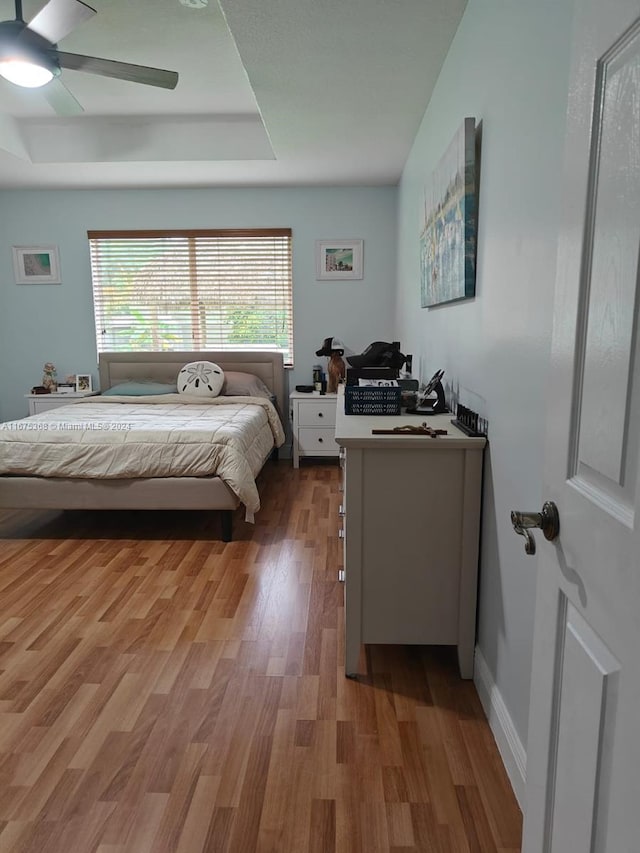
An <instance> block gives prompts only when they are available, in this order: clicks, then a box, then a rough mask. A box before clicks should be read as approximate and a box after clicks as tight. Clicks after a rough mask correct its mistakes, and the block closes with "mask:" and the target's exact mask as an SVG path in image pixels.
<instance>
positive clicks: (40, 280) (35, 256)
mask: <svg viewBox="0 0 640 853" xmlns="http://www.w3.org/2000/svg"><path fill="white" fill-rule="evenodd" d="M12 248H13V272H14V275H15V279H16V284H60V283H61V281H62V279H61V278H60V256H59V255H58V247H57V246H13V247H12Z"/></svg>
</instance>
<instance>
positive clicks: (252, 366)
mask: <svg viewBox="0 0 640 853" xmlns="http://www.w3.org/2000/svg"><path fill="white" fill-rule="evenodd" d="M190 361H213V362H215V363H216V364H219V365H220V367H221V368H222V369H223V370H237V371H243V372H244V373H253V374H254V375H255V376H258V377H260V379H262V381H263V382H264V383H265V385H266V386H267V388H269V389H270V390H271V391H272V393H273V394H274V395H275V398H276V401H277V404H278V412H279V414H280V418H281V419H283V414H284V413H286V411H287V407H286V402H285V397H284V363H283V359H282V353H279V352H262V351H260V352H209V351H207V350H204V351H203V350H200V351H198V352H190V351H187V352H101V353H100V354H99V356H98V368H99V372H100V390H101V391H106V390H107V388H111V387H112V386H113V385H118V384H119V383H120V382H127V381H134V382H141V381H144V380H151V381H153V382H175V381H176V379H177V376H178V372H179V370H180V368H181V367H183V365H185V364H188V363H189V362H190Z"/></svg>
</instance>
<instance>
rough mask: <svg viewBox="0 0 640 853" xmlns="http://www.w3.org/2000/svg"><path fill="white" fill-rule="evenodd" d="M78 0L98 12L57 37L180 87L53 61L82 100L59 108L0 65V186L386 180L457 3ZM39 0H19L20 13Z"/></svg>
mask: <svg viewBox="0 0 640 853" xmlns="http://www.w3.org/2000/svg"><path fill="white" fill-rule="evenodd" d="M88 2H89V4H90V5H92V6H93V7H94V8H95V9H97V12H98V14H97V15H95V16H94V17H92V18H91V19H89V20H88V21H86V22H85V23H83V24H81V25H80V26H79V27H78V28H77V29H76V30H74V31H73V32H72V33H71V34H70V35H68V36H66V37H65V38H64V39H61V40H60V44H59V47H60V49H61V50H64V51H67V52H70V53H81V54H86V55H91V56H99V57H103V58H107V59H117V60H120V61H123V62H133V63H136V64H139V65H151V66H155V67H159V68H166V69H169V70H171V71H177V72H178V74H179V82H178V85H177V87H176V88H175V89H174V90H166V89H159V88H155V87H151V86H146V85H142V84H136V83H130V82H127V81H122V80H113V79H108V78H105V77H98V76H95V75H92V74H86V73H82V72H78V71H67V70H65V71H63V72H62V80H63V81H64V83H65V85H66V86H67V88H68V89H69V90H70V91H71V92H72V93H73V95H74V96H75V97H76V98H77V100H78V101H79V102H80V103H81V104H82V106H83V107H84V113H83V114H82V115H81V116H78V117H74V118H62V117H59V116H56V115H55V114H54V113H53V110H52V109H51V107H50V106H49V105H48V104H47V102H46V101H45V100H44V98H43V97H42V94H41V93H40V92H38V90H27V89H21V88H18V87H16V86H14V85H13V84H11V83H8V82H6V81H5V80H3V79H2V78H0V188H17V187H51V188H63V187H68V188H82V187H118V188H120V187H138V188H141V187H207V186H231V187H238V186H289V185H307V186H313V185H332V186H335V185H376V184H378V185H379V184H395V183H396V182H397V180H398V178H399V176H400V173H401V170H402V167H403V165H404V162H405V160H406V157H407V154H408V152H409V149H410V147H411V143H412V142H413V139H414V137H415V134H416V131H417V129H418V125H419V123H420V120H421V119H422V116H423V114H424V110H425V108H426V106H427V104H428V101H429V98H430V96H431V92H432V90H433V86H434V85H435V82H436V79H437V76H438V73H439V70H440V67H441V64H442V61H443V60H444V57H445V56H446V53H447V51H448V49H449V46H450V44H451V40H452V38H453V36H454V34H455V31H456V28H457V26H458V23H459V21H460V18H461V17H462V14H463V12H464V7H465V5H466V0H220V2H219V3H218V2H217V1H216V0H209V2H208V5H206V6H205V7H204V8H193V7H192V6H189V5H187V6H185V5H182V4H181V2H180V0H88ZM184 2H186V3H189V2H191V3H194V4H196V3H203V2H206V0H184ZM43 5H44V3H43V2H42V0H23V14H24V18H25V20H27V21H29V20H30V19H31V18H32V17H33V16H34V15H35V13H36V12H37V11H38V10H39V9H40V8H41V7H42V6H43ZM14 17H15V12H14V5H13V0H0V20H9V19H13V18H14Z"/></svg>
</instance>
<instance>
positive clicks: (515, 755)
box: [473, 646, 527, 812]
mask: <svg viewBox="0 0 640 853" xmlns="http://www.w3.org/2000/svg"><path fill="white" fill-rule="evenodd" d="M473 683H474V684H475V686H476V690H477V691H478V696H479V697H480V701H481V703H482V707H483V708H484V712H485V714H486V715H487V720H488V721H489V726H490V728H491V731H492V732H493V736H494V738H495V740H496V744H497V746H498V751H499V753H500V756H501V758H502V761H503V763H504V766H505V769H506V771H507V776H508V777H509V781H510V782H511V787H512V788H513V793H514V794H515V796H516V799H517V801H518V805H519V806H520V809H521V810H522V812H524V794H525V780H526V773H527V753H526V750H525V748H524V746H523V745H522V741H521V740H520V738H519V737H518V733H517V732H516V729H515V726H514V725H513V720H512V719H511V715H510V714H509V711H508V710H507V706H506V705H505V703H504V699H503V698H502V695H501V693H500V691H499V690H498V688H497V686H496V684H495V682H494V680H493V675H492V674H491V670H490V669H489V667H488V666H487V662H486V660H485V659H484V656H483V654H482V652H481V651H480V649H479V648H478V646H476V650H475V658H474V666H473Z"/></svg>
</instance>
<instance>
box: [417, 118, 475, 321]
mask: <svg viewBox="0 0 640 853" xmlns="http://www.w3.org/2000/svg"><path fill="white" fill-rule="evenodd" d="M475 124H476V123H475V119H474V118H465V120H464V121H463V122H462V125H461V126H460V127H459V129H458V131H457V133H456V134H455V136H454V137H453V139H452V140H451V143H450V145H449V147H448V148H447V150H446V152H445V153H444V155H443V156H442V158H441V159H440V162H439V163H438V165H437V166H436V168H435V169H434V170H433V172H432V173H431V175H430V177H429V179H428V180H427V182H426V183H425V187H424V197H423V204H422V213H421V222H420V304H421V305H422V307H423V308H429V307H430V306H432V305H440V304H442V303H443V302H455V301H456V300H459V299H468V298H469V297H471V296H474V295H475V292H476V158H475Z"/></svg>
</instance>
